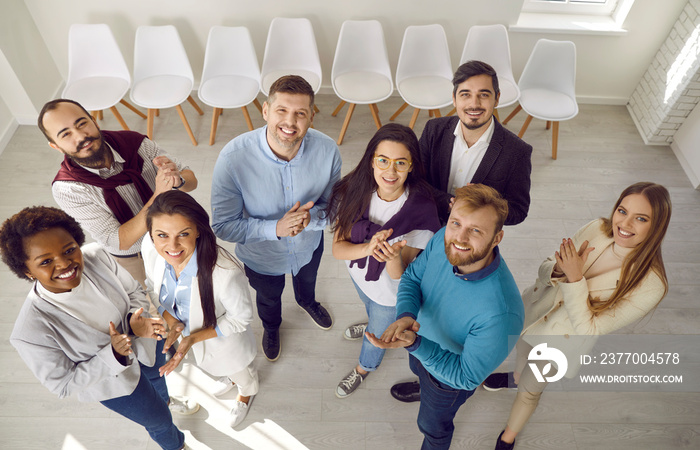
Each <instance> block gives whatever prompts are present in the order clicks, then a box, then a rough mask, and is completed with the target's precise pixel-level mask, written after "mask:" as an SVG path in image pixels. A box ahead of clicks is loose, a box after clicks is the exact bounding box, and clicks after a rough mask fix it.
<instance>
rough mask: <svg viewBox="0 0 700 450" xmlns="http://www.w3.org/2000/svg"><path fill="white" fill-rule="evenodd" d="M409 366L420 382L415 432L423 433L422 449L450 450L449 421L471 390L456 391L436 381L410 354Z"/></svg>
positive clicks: (450, 421)
mask: <svg viewBox="0 0 700 450" xmlns="http://www.w3.org/2000/svg"><path fill="white" fill-rule="evenodd" d="M408 365H409V367H410V368H411V370H412V371H413V373H415V374H416V375H418V380H419V381H420V409H419V410H418V429H419V430H420V431H421V433H423V436H424V439H423V445H422V446H421V449H423V450H427V449H445V450H447V449H449V448H450V443H451V442H452V434H453V433H454V430H455V426H454V423H453V422H452V420H453V419H454V417H455V414H457V411H458V410H459V408H460V406H462V405H463V404H464V402H466V401H467V399H468V398H469V397H471V396H472V394H473V393H474V390H471V391H465V390H462V389H455V388H453V387H451V386H448V385H447V384H445V383H441V382H440V381H438V380H436V379H435V378H434V377H433V376H432V375H430V373H428V371H427V370H425V367H423V365H422V364H421V362H420V361H418V359H416V358H415V357H414V356H413V355H409V356H408Z"/></svg>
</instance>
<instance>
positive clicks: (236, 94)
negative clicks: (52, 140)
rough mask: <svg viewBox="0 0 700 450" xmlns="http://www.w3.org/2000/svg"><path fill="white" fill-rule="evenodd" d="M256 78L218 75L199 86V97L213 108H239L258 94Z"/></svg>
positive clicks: (258, 86)
mask: <svg viewBox="0 0 700 450" xmlns="http://www.w3.org/2000/svg"><path fill="white" fill-rule="evenodd" d="M259 91H260V84H259V83H258V80H254V79H252V78H249V77H244V76H240V75H220V76H217V77H214V78H210V79H209V80H207V81H206V82H205V83H204V84H202V85H200V86H199V91H198V94H199V98H200V99H201V100H202V101H203V102H204V103H206V104H207V105H209V106H212V107H214V108H241V107H243V106H246V105H248V104H250V103H251V102H252V101H253V100H255V98H256V97H257V95H258V92H259Z"/></svg>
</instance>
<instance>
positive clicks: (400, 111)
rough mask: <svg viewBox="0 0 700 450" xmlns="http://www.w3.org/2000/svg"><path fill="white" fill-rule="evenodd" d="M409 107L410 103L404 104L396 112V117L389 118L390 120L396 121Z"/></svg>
mask: <svg viewBox="0 0 700 450" xmlns="http://www.w3.org/2000/svg"><path fill="white" fill-rule="evenodd" d="M407 106H408V103H405V102H404V104H403V105H401V107H400V108H399V109H397V110H396V112H395V113H394V115H393V116H391V117H389V120H394V119H396V118H397V117H399V114H401V113H402V112H403V110H404V109H406V107H407Z"/></svg>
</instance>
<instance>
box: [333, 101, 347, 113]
mask: <svg viewBox="0 0 700 450" xmlns="http://www.w3.org/2000/svg"><path fill="white" fill-rule="evenodd" d="M343 106H345V100H341V101H340V103H339V104H338V107H337V108H335V109H334V110H333V113H331V116H332V117H335V116H337V115H338V113H339V112H340V110H341V109H343Z"/></svg>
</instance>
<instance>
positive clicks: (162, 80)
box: [131, 75, 192, 109]
mask: <svg viewBox="0 0 700 450" xmlns="http://www.w3.org/2000/svg"><path fill="white" fill-rule="evenodd" d="M191 93H192V80H191V79H189V78H186V77H181V76H178V75H158V76H155V77H148V78H144V79H142V80H139V83H138V84H136V85H134V87H133V88H132V89H131V99H132V100H133V101H134V103H136V104H137V105H139V106H142V107H144V108H149V109H164V108H173V107H175V106H177V105H179V104H181V103H182V102H184V101H185V100H187V97H189V96H190V94H191Z"/></svg>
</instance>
